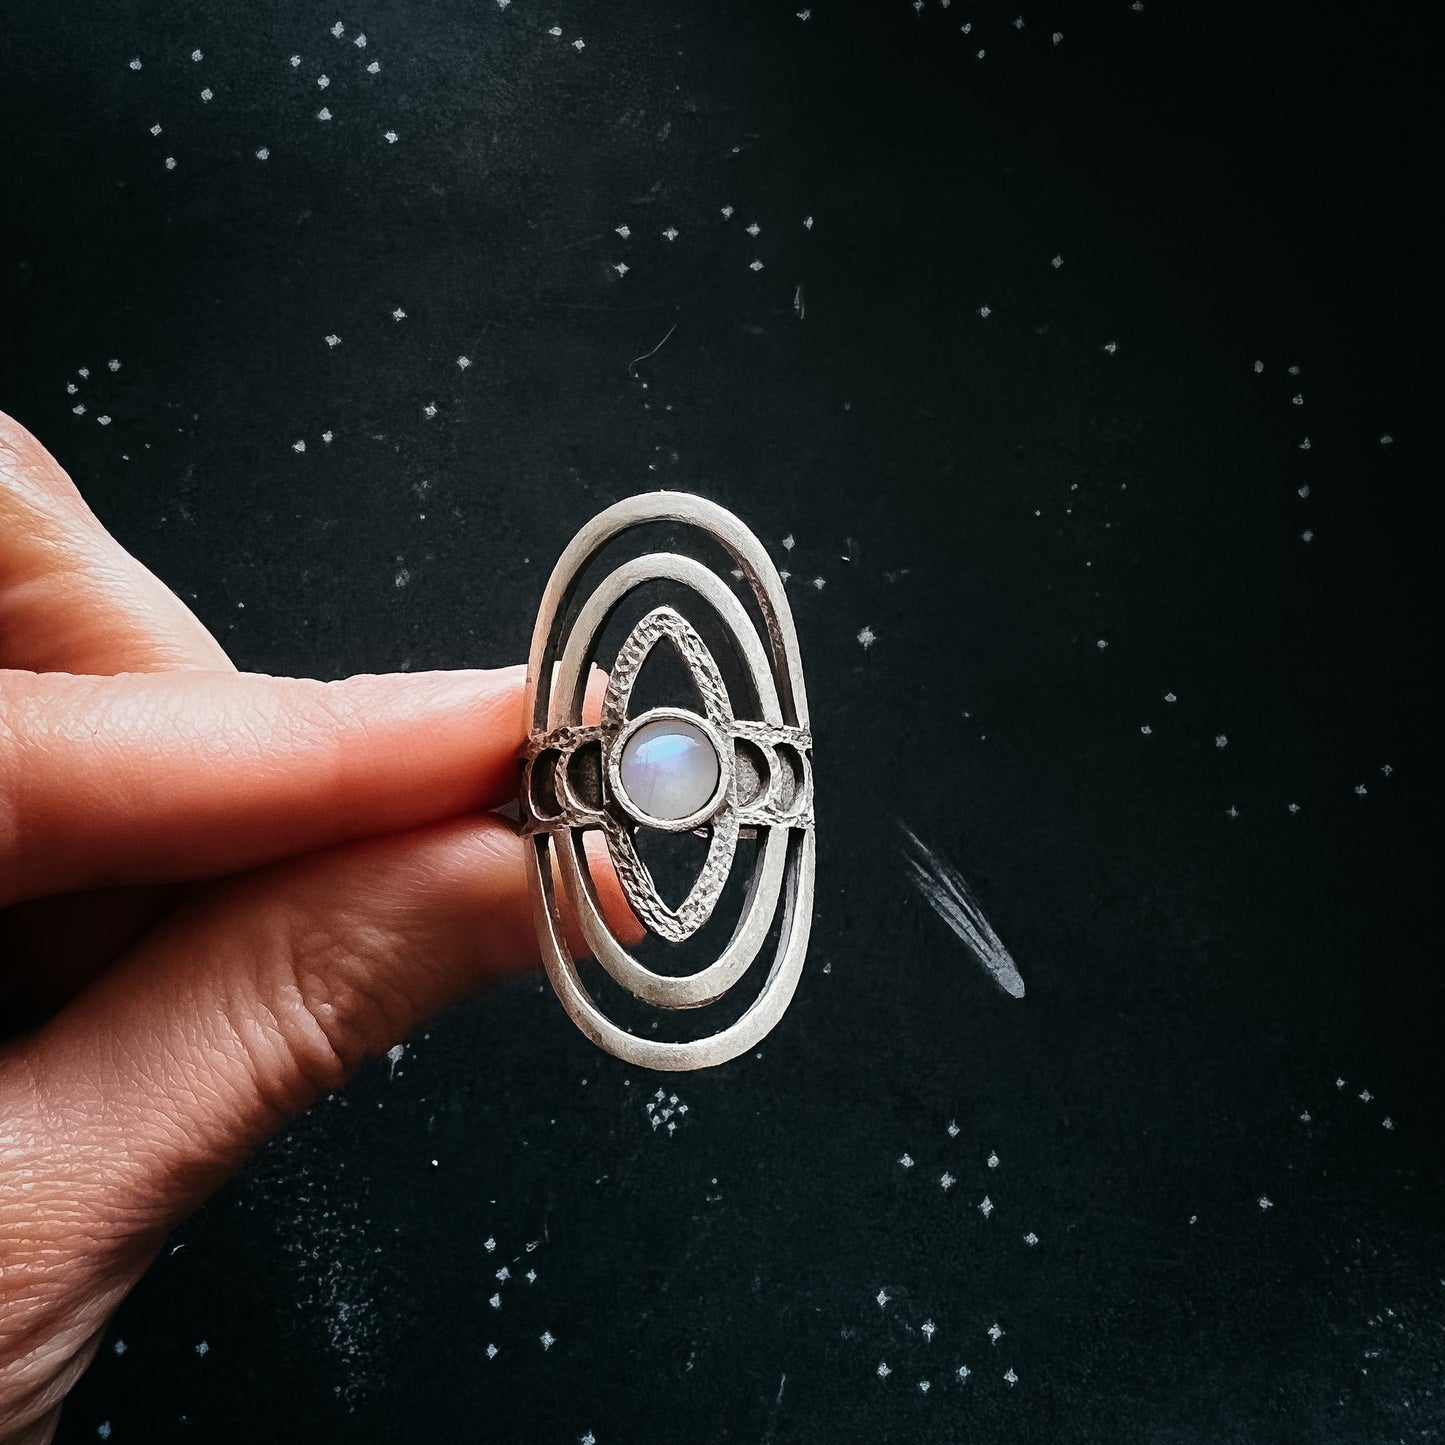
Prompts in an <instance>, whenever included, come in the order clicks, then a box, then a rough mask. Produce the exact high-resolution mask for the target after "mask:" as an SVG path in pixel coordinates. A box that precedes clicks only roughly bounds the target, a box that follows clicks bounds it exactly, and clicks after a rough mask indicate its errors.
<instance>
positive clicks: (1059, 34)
mask: <svg viewBox="0 0 1445 1445" xmlns="http://www.w3.org/2000/svg"><path fill="white" fill-rule="evenodd" d="M1063 40H1064V32H1063V31H1062V30H1055V31H1054V44H1055V45H1062V44H1063Z"/></svg>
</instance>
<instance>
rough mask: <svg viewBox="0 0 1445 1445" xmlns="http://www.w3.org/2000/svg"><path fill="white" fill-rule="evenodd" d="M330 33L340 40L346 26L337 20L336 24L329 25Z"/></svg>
mask: <svg viewBox="0 0 1445 1445" xmlns="http://www.w3.org/2000/svg"><path fill="white" fill-rule="evenodd" d="M331 33H332V34H333V35H334V36H335V37H336V38H337V39H338V40H340V39H341V37H342V36H343V35H345V34H346V27H345V26H344V25H343V24H342V23H341V22H340V21H339V20H338V21H337V22H336V24H335V25H333V26H332V27H331Z"/></svg>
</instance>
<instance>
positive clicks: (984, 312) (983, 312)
mask: <svg viewBox="0 0 1445 1445" xmlns="http://www.w3.org/2000/svg"><path fill="white" fill-rule="evenodd" d="M978 314H979V315H980V316H985V317H987V316H992V315H993V307H991V306H980V307H979V308H978Z"/></svg>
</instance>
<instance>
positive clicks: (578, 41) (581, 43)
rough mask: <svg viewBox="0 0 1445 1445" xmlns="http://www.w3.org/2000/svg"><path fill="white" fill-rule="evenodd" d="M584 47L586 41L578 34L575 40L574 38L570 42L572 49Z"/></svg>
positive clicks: (579, 49) (582, 48)
mask: <svg viewBox="0 0 1445 1445" xmlns="http://www.w3.org/2000/svg"><path fill="white" fill-rule="evenodd" d="M586 48H587V42H586V41H585V40H583V39H582V37H581V36H580V35H579V36H578V37H577V38H576V40H574V41H573V42H572V49H573V50H577V51H582V50H585V49H586Z"/></svg>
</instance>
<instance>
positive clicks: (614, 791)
mask: <svg viewBox="0 0 1445 1445" xmlns="http://www.w3.org/2000/svg"><path fill="white" fill-rule="evenodd" d="M657 522H678V523H683V524H686V525H687V526H690V527H695V528H697V529H698V530H699V531H701V532H704V533H706V534H707V535H709V536H710V537H712V538H713V539H714V540H715V541H717V542H720V543H721V544H722V545H723V547H724V548H726V549H727V551H728V552H729V553H730V554H731V556H732V557H733V559H734V561H735V563H736V565H737V567H738V568H739V570H740V571H741V574H742V576H743V578H744V579H745V580H746V582H747V583H748V585H749V587H750V588H751V590H752V593H753V597H754V598H755V600H756V602H757V605H758V609H759V611H760V613H761V615H762V618H763V629H762V634H761V635H760V634H759V630H758V628H757V627H756V626H755V625H754V623H753V620H752V618H750V617H749V615H748V612H747V609H746V608H745V607H744V606H743V605H742V602H741V601H740V600H739V599H738V597H737V596H736V594H735V593H734V592H733V590H732V589H731V588H730V587H729V586H728V585H727V583H726V582H724V581H723V579H722V578H720V577H719V576H718V575H717V574H716V573H715V572H713V571H711V570H710V569H709V568H707V567H705V566H703V565H702V564H701V563H700V562H696V561H693V560H692V559H691V558H689V557H684V556H678V555H675V554H673V553H666V552H655V553H651V554H649V555H647V556H644V557H638V558H635V559H633V560H632V561H629V562H625V563H623V564H622V565H620V566H618V567H616V568H615V569H614V570H613V571H611V572H610V573H608V574H607V575H606V576H605V577H604V578H603V579H602V580H601V581H600V582H599V583H598V584H597V585H596V587H595V588H594V589H593V590H592V591H591V592H590V593H589V594H588V596H587V597H586V598H585V600H583V601H582V603H581V606H580V607H579V608H578V609H577V611H576V615H575V617H573V618H572V620H571V621H570V623H569V622H568V621H567V616H568V612H569V610H570V609H571V607H572V604H573V602H574V601H575V600H576V598H577V594H578V589H579V587H580V585H581V579H582V574H583V572H584V571H585V570H586V568H587V566H588V564H589V562H591V561H592V559H593V558H594V557H595V556H596V555H597V553H598V552H599V551H600V550H601V549H602V548H603V547H604V546H605V545H606V544H607V543H608V542H610V541H611V540H612V539H613V538H615V537H617V536H619V535H620V534H622V533H623V532H627V531H630V530H631V529H633V528H635V527H640V526H645V525H648V524H650V523H657ZM658 580H666V581H669V582H674V583H677V584H679V585H680V586H681V587H683V588H686V589H687V590H688V591H689V592H691V593H692V594H693V595H694V596H695V597H696V598H697V599H698V600H699V601H700V602H701V603H702V604H703V605H705V606H706V607H707V608H708V609H710V610H711V611H712V612H713V613H714V614H715V615H716V617H717V618H718V619H719V621H720V622H721V623H722V624H723V626H724V627H725V628H726V630H727V632H728V634H729V636H730V638H731V641H732V643H733V645H734V646H735V648H736V650H737V653H738V657H739V659H740V660H741V662H742V664H743V666H744V668H745V669H746V671H747V674H748V681H749V682H750V684H751V686H752V690H753V693H754V694H755V701H756V708H757V712H758V713H759V714H760V715H759V716H757V717H749V716H739V714H738V712H737V710H736V708H735V706H734V701H733V699H732V698H731V697H730V696H729V694H728V689H727V686H726V684H725V682H724V680H723V677H722V674H721V672H720V671H719V669H718V666H717V663H716V661H715V660H714V658H713V656H712V653H711V652H710V651H709V649H708V647H707V644H706V643H705V642H704V641H703V639H702V638H701V636H700V635H699V634H698V632H697V630H696V628H694V627H693V625H692V624H691V623H690V622H689V621H688V620H687V618H686V617H685V616H684V615H683V614H682V612H680V611H678V610H677V609H676V608H673V607H656V608H654V609H653V610H652V611H650V612H649V613H648V614H647V615H646V616H645V617H643V618H642V620H641V621H640V622H639V623H638V624H637V626H636V627H634V628H633V630H632V632H631V633H630V634H629V636H628V637H627V639H626V641H625V642H624V643H623V644H622V646H621V647H620V648H619V649H618V652H617V656H616V657H615V658H614V659H613V661H612V664H611V667H610V670H609V672H608V678H607V687H606V692H605V694H604V697H603V700H602V709H601V720H600V721H599V722H597V723H593V724H587V723H584V722H583V711H582V708H583V699H584V697H585V694H586V690H587V681H588V675H589V669H590V665H591V664H592V663H594V662H596V661H598V659H597V658H596V657H595V656H594V653H595V651H596V648H597V645H598V641H599V638H600V637H601V634H602V631H603V629H604V628H605V627H606V625H607V622H608V620H609V619H610V618H611V616H612V615H613V613H614V612H615V611H616V609H617V608H618V606H619V605H620V604H621V603H622V602H623V601H624V599H626V598H627V597H628V596H629V595H630V594H631V593H632V592H634V591H635V590H636V589H637V588H639V587H642V586H644V585H645V584H647V583H650V582H655V581H658ZM664 640H665V641H667V642H669V643H671V644H672V646H674V647H675V648H676V650H677V652H678V655H679V656H680V657H681V658H682V660H683V663H684V664H685V665H686V667H687V669H688V672H689V674H690V675H691V677H692V679H693V681H694V682H695V683H696V684H697V690H698V695H699V697H700V698H701V700H702V706H703V710H702V712H701V713H696V712H692V711H690V710H687V709H682V708H671V707H669V708H654V709H652V710H651V711H649V712H647V713H643V714H640V715H637V716H629V715H628V705H629V703H630V701H631V696H632V689H633V686H634V684H635V683H636V681H637V677H638V674H639V673H640V672H641V670H642V665H643V663H644V662H645V661H646V660H647V658H648V656H649V654H650V653H651V651H652V649H653V648H654V647H656V646H657V645H658V644H659V643H660V642H662V641H664ZM527 717H528V722H529V728H530V733H529V737H528V740H527V745H526V749H525V753H524V770H523V779H522V804H521V807H522V832H523V835H524V837H525V838H526V839H527V842H528V846H527V873H528V878H529V881H530V885H531V890H532V904H533V915H534V918H535V922H536V927H537V937H538V941H539V943H540V944H541V949H542V960H543V962H544V964H545V965H546V968H547V976H548V977H549V978H550V979H551V981H552V986H553V988H554V989H555V990H556V992H557V997H558V998H559V999H560V1000H561V1001H562V1006H563V1008H565V1009H566V1010H567V1013H568V1014H569V1016H570V1017H571V1018H572V1020H573V1022H574V1023H576V1025H577V1026H578V1028H580V1029H581V1030H582V1032H583V1033H584V1034H586V1035H587V1036H588V1038H590V1039H591V1040H592V1041H593V1042H594V1043H595V1044H597V1045H598V1047H599V1048H602V1049H605V1050H606V1051H607V1052H608V1053H610V1054H615V1055H616V1056H617V1057H618V1058H621V1059H626V1060H627V1061H628V1062H629V1063H633V1064H637V1065H640V1066H642V1067H644V1068H650V1069H659V1070H666V1071H680V1070H687V1069H703V1068H709V1067H712V1066H713V1065H716V1064H722V1063H726V1062H727V1061H728V1060H729V1059H733V1058H736V1057H737V1056H738V1055H739V1054H741V1053H743V1052H744V1051H745V1050H747V1049H750V1048H752V1047H753V1046H754V1045H755V1044H756V1043H757V1042H758V1041H759V1040H760V1039H762V1038H763V1037H764V1036H765V1035H766V1034H767V1033H768V1032H769V1031H770V1030H771V1029H772V1028H773V1026H774V1025H775V1024H776V1023H777V1022H778V1020H779V1019H780V1018H781V1017H782V1016H783V1012H784V1010H785V1009H786V1008H787V1006H788V1004H789V1002H790V1001H791V999H792V996H793V992H794V990H795V989H796V988H797V984H798V978H799V975H800V974H801V972H802V967H803V959H804V956H805V954H806V953H807V947H808V932H809V929H810V927H811V924H812V912H813V872H814V837H813V763H812V747H813V739H812V733H811V731H810V729H809V724H808V701H807V694H806V691H805V689H804V685H803V671H802V663H801V659H800V657H799V654H798V637H797V632H796V631H795V629H794V627H793V617H792V613H791V611H790V610H789V608H788V600H787V596H786V594H785V593H784V591H783V581H782V578H781V577H780V576H779V575H778V570H777V568H776V567H774V565H773V562H772V559H771V558H770V557H769V556H768V554H767V552H766V550H765V549H764V547H763V545H762V543H761V542H759V541H758V539H757V538H756V537H755V536H754V535H753V534H752V533H751V532H750V531H749V530H748V529H747V528H746V527H745V526H743V524H742V523H741V522H740V521H738V519H737V518H736V517H734V516H733V515H732V513H730V512H728V511H726V510H724V509H723V508H722V507H719V506H718V505H716V503H713V502H709V501H706V500H704V499H703V498H701V497H694V496H691V495H689V494H687V493H685V492H652V493H645V494H643V495H641V496H637V497H629V498H627V499H626V500H624V501H621V502H618V503H616V504H615V505H614V506H611V507H608V508H607V509H606V510H605V511H603V512H601V513H600V514H599V515H598V516H596V517H594V518H593V519H592V521H590V522H589V523H588V524H587V525H586V526H585V527H583V528H582V530H581V531H580V532H578V534H577V535H576V537H574V538H573V539H572V542H571V543H570V544H569V545H568V547H567V549H566V550H565V551H564V552H563V553H562V556H561V557H560V558H559V559H558V561H557V565H556V567H555V568H554V569H553V572H552V577H551V580H550V581H549V582H548V584H547V590H546V592H545V593H544V594H543V597H542V605H541V608H540V610H539V612H538V615H537V626H536V630H535V631H534V632H533V634H532V651H531V656H530V659H529V663H528V670H527ZM659 717H673V718H679V719H682V720H685V721H686V722H688V723H690V724H692V725H693V726H694V727H696V728H698V729H699V730H701V731H702V732H703V734H704V735H705V736H706V737H707V738H708V740H709V741H710V742H711V743H712V744H713V746H714V748H715V749H716V751H717V755H718V760H719V778H718V783H717V786H716V788H715V789H714V791H713V795H712V797H711V798H710V799H709V800H708V802H707V803H706V804H705V805H704V806H703V807H702V808H700V809H699V810H698V811H697V812H695V813H693V814H692V815H691V816H689V817H686V818H681V819H659V818H653V817H651V816H649V815H648V814H646V813H645V812H643V811H642V810H641V809H640V808H639V807H638V806H637V805H636V804H635V803H634V802H633V800H632V799H631V798H629V797H628V795H627V791H626V788H625V787H624V786H623V783H622V779H621V776H620V766H621V759H622V750H623V747H624V746H625V745H626V742H627V739H628V738H629V737H630V736H631V735H632V733H633V732H634V731H635V730H636V729H637V728H638V727H640V726H642V725H643V724H644V723H645V722H646V721H648V720H650V719H653V718H659ZM641 827H652V828H659V829H662V830H665V831H671V832H681V831H688V830H696V829H705V830H706V831H707V833H708V851H707V858H706V860H705V861H704V863H703V866H702V868H701V870H700V871H699V874H698V878H697V882H696V883H695V884H694V885H693V887H692V889H691V891H690V892H689V893H688V896H687V897H686V898H685V899H684V900H683V901H682V903H681V904H679V905H678V906H677V907H676V908H672V907H670V906H669V905H668V904H667V903H666V902H664V901H663V899H662V898H661V896H660V895H659V894H658V891H657V888H656V885H655V884H654V883H653V880H652V876H651V874H650V873H649V872H648V870H647V866H646V864H645V863H644V862H643V861H642V859H641V857H640V856H639V855H638V852H637V847H636V844H635V841H634V834H635V831H636V830H637V829H638V828H641ZM589 829H592V830H597V831H600V832H601V834H602V835H603V837H604V838H605V840H606V843H607V848H608V853H609V856H610V858H611V861H612V865H613V867H614V869H615V870H616V873H617V877H618V880H619V882H620V883H621V885H622V889H623V892H624V894H625V895H626V898H627V901H628V903H629V905H630V906H631V908H632V910H633V912H634V913H635V914H636V915H637V918H638V919H639V921H640V922H642V923H643V924H644V925H645V926H646V927H647V928H648V929H650V930H651V931H652V932H653V933H655V934H657V935H658V936H659V937H661V938H663V939H665V940H667V941H668V942H670V943H678V942H681V941H682V940H684V939H686V938H689V937H691V936H692V935H693V934H694V933H696V932H697V930H698V929H699V928H701V927H702V926H703V924H704V923H706V922H707V920H708V918H709V917H710V916H711V915H712V912H713V909H714V908H715V906H716V904H717V901H718V899H719V897H720V896H721V895H722V891H723V887H724V885H725V884H726V882H727V879H728V875H729V873H730V872H731V869H732V865H733V861H734V856H735V851H736V848H737V841H738V838H739V836H740V835H741V834H742V832H743V830H745V829H746V830H756V833H757V836H758V837H759V840H760V843H759V848H758V852H757V861H756V863H755V866H754V869H753V875H752V877H751V879H750V880H749V884H748V890H747V897H746V900H745V902H744V904H743V910H742V915H741V917H740V918H739V920H738V923H737V926H736V928H735V929H734V931H733V935H732V937H731V939H730V940H729V941H728V943H727V946H726V947H725V948H724V949H723V950H722V953H721V954H720V955H719V956H718V958H717V959H716V960H715V961H714V962H713V963H711V964H709V965H708V966H707V967H705V968H703V969H701V970H699V971H698V972H696V973H692V974H687V975H685V976H682V977H674V976H671V975H666V974H658V973H654V972H652V970H651V969H648V968H646V967H644V966H643V965H642V964H640V963H639V962H638V961H637V960H636V959H635V958H633V957H632V955H631V954H630V953H628V951H627V950H626V949H625V948H624V947H623V946H622V944H621V943H620V942H619V941H618V940H617V938H616V936H615V935H614V934H613V932H612V931H611V929H610V928H609V927H608V925H607V922H606V920H605V918H604V917H603V915H602V909H601V905H600V904H599V902H598V895H597V889H596V885H595V883H594V881H593V878H592V875H591V872H590V869H589V865H588V859H587V854H586V851H585V849H584V848H583V846H582V836H583V834H584V832H585V831H587V830H589ZM559 877H560V879H561V882H562V889H563V891H564V892H565V894H566V897H567V901H568V903H569V905H570V906H571V909H572V912H573V913H574V914H575V916H576V919H577V924H578V927H579V929H580V931H581V934H582V937H583V939H584V941H585V942H586V944H587V947H588V948H589V949H590V950H591V951H592V953H593V954H594V956H595V957H596V958H597V960H598V962H599V963H601V965H602V966H603V968H605V969H606V970H607V972H608V973H609V974H610V975H611V976H612V977H613V978H614V979H615V980H616V981H617V983H619V984H620V985H621V986H622V987H623V988H626V989H628V990H629V991H630V992H631V993H633V994H635V995H636V996H637V997H638V998H640V999H642V1000H643V1001H644V1002H646V1003H649V1004H652V1005H654V1006H655V1007H658V1008H665V1009H688V1008H699V1007H701V1006H702V1005H704V1004H709V1003H713V1002H715V1001H716V1000H718V999H719V998H721V997H722V996H723V995H724V994H725V993H726V992H727V991H728V990H729V989H730V988H731V987H732V986H733V985H734V984H735V983H737V981H738V980H739V979H740V978H741V977H742V976H743V974H744V973H746V972H747V970H748V968H749V967H750V966H751V965H752V964H753V962H754V961H755V959H756V958H757V956H758V954H759V953H760V952H761V950H762V948H763V946H764V944H765V943H766V942H767V939H768V935H769V933H770V932H771V930H772V927H773V924H774V922H775V921H776V920H777V919H778V917H779V914H780V912H781V925H780V928H779V936H778V943H777V952H776V954H775V956H774V958H773V960H772V965H771V968H770V970H769V973H768V977H767V980H766V982H765V983H764V984H763V987H762V990H761V992H760V993H759V994H758V996H757V998H756V999H755V1000H754V1002H753V1003H752V1004H751V1006H750V1007H749V1008H748V1009H747V1010H746V1012H745V1013H743V1015H742V1016H741V1017H740V1018H739V1019H737V1021H736V1022H734V1023H733V1024H731V1025H729V1026H728V1027H726V1028H724V1029H722V1030H720V1031H719V1032H717V1033H715V1034H712V1035H710V1036H708V1037H707V1038H702V1039H695V1040H690V1041H688V1042H684V1043H667V1042H662V1041H660V1040H657V1039H646V1038H639V1037H638V1036H637V1035H635V1034H632V1033H629V1032H628V1031H627V1030H626V1029H623V1028H621V1027H619V1026H618V1025H617V1024H616V1023H614V1022H613V1021H612V1020H611V1019H609V1018H608V1017H607V1016H606V1015H605V1014H604V1013H603V1012H602V1010H601V1009H599V1008H598V1006H597V1004H596V1003H595V1002H594V1001H593V999H592V997H591V996H590V995H589V994H588V992H587V991H586V989H585V988H584V987H583V985H582V981H581V978H580V976H579V974H578V972H577V965H576V962H575V960H574V959H573V957H572V955H571V952H570V951H569V949H568V947H567V941H566V935H565V932H564V928H563V920H562V912H561V906H560V900H559V898H558V894H557V879H558V878H559Z"/></svg>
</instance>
